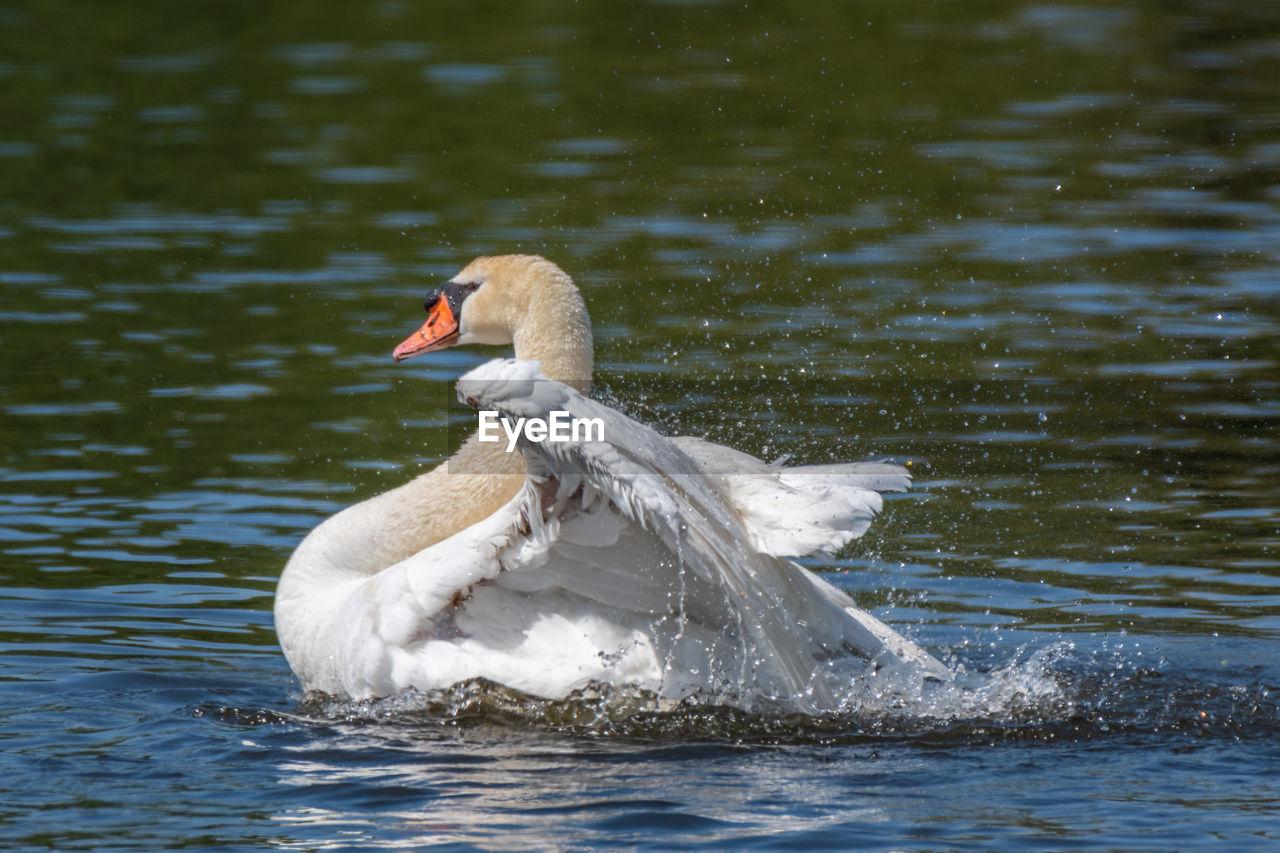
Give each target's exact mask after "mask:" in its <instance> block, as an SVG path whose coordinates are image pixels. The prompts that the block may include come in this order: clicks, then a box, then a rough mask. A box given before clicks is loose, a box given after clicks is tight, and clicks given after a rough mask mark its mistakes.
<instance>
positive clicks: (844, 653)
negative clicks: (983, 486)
mask: <svg viewBox="0 0 1280 853" xmlns="http://www.w3.org/2000/svg"><path fill="white" fill-rule="evenodd" d="M498 260H499V261H501V262H502V263H505V264H512V263H513V262H512V260H511V259H498ZM517 260H519V259H517ZM534 260H535V261H538V262H541V263H542V264H547V262H545V261H541V259H534ZM478 263H479V262H478ZM475 266H476V265H474V264H473V265H472V267H468V269H467V270H464V271H463V273H462V274H460V275H459V277H458V279H456V280H458V281H467V280H468V279H466V278H465V277H464V276H465V275H466V274H467V273H468V271H469V270H472V269H473V267H475ZM515 268H517V269H523V267H522V266H521V265H520V264H515ZM495 269H497V270H499V271H500V270H502V269H504V267H502V266H498V267H496V268H495ZM552 269H553V270H555V271H556V272H558V268H554V267H553V268H552ZM524 272H525V274H526V275H525V277H526V278H527V277H528V275H527V272H528V271H527V270H524ZM496 275H497V273H495V272H494V271H493V269H489V270H488V277H487V278H486V279H485V280H484V282H482V285H477V287H476V288H472V290H476V289H477V288H478V292H477V296H478V295H480V294H484V293H485V292H486V291H485V290H484V288H486V287H490V285H491V284H492V282H493V279H494V276H496ZM560 275H561V276H563V273H560ZM564 280H565V281H567V276H564ZM569 286H570V287H572V284H571V283H570V284H569ZM573 294H574V295H575V296H576V290H574V291H573ZM440 298H441V299H442V300H443V299H444V298H445V297H444V296H441V297H440ZM468 304H469V302H464V303H462V314H463V316H462V318H461V321H460V322H459V323H457V324H456V325H455V326H453V327H450V326H449V325H448V324H447V323H445V324H443V328H444V329H445V332H444V333H442V332H441V331H440V328H441V326H439V325H437V327H436V328H434V329H432V330H428V329H427V327H424V332H423V333H420V334H422V335H424V336H425V335H426V333H427V331H431V334H432V335H435V336H436V337H439V336H440V335H442V334H445V333H448V334H452V338H451V339H450V341H451V342H452V341H453V340H456V339H457V338H458V337H459V336H461V338H462V339H463V342H465V340H466V336H467V335H468V334H471V332H469V331H468V330H469V328H473V326H472V325H471V324H473V323H475V322H476V321H475V316H479V315H473V316H472V317H470V318H469V317H468V314H467V310H468V308H467V305H468ZM579 304H580V302H579ZM552 313H553V314H554V313H555V312H554V311H553V312H552ZM433 317H434V315H433ZM583 318H584V321H585V312H584V313H583ZM433 322H438V321H437V320H435V319H433V320H430V321H429V323H428V325H430V324H431V323H433ZM521 322H523V323H525V325H526V326H527V325H528V324H529V323H531V322H535V321H530V320H523V321H521ZM548 322H550V321H548ZM458 326H460V327H461V332H460V333H459V332H458V331H457V327H458ZM524 328H525V327H524V326H521V327H520V328H517V329H516V330H515V332H514V333H513V337H515V341H516V348H517V355H518V356H519V355H521V350H522V349H523V350H525V351H526V352H528V351H529V350H530V349H535V350H536V347H534V346H532V345H531V344H530V343H529V340H530V338H528V337H526V338H525V343H524V344H523V345H522V343H521V334H522V330H523V329H524ZM586 328H587V334H588V336H589V326H587V327H586ZM545 337H547V335H546V334H545V332H544V334H542V335H540V336H535V338H534V339H542V338H545ZM408 343H409V342H406V345H407V344H408ZM579 343H580V342H579ZM404 346H405V345H402V349H403V348H404ZM415 346H418V348H421V347H420V346H419V345H418V344H416V343H415ZM563 349H564V347H563V346H558V347H557V346H553V347H552V350H553V352H552V353H551V356H552V359H553V363H554V356H555V355H556V354H560V353H562V351H563ZM579 349H581V347H579ZM400 352H401V350H397V354H398V355H399V354H400ZM585 358H586V371H587V375H588V376H589V371H590V364H589V359H590V348H589V340H588V344H587V348H586V356H585ZM581 362H582V358H581V355H579V357H578V363H577V364H576V365H575V364H574V363H572V362H565V363H562V364H560V365H557V370H556V371H555V372H557V373H560V374H562V375H563V374H564V373H565V371H566V367H565V364H568V365H569V367H570V368H572V367H575V366H576V367H578V368H581V366H582V365H581ZM544 363H545V362H544ZM541 366H542V365H541V364H540V363H539V362H538V361H532V360H528V359H525V360H519V359H514V360H513V359H507V360H497V361H492V362H489V363H487V364H485V365H482V366H481V367H478V368H476V369H475V370H472V371H471V372H469V373H468V374H466V375H465V376H463V377H462V379H461V380H460V381H459V383H458V396H459V399H461V400H462V401H463V402H464V403H466V404H467V405H470V406H472V407H473V408H477V409H484V410H496V411H497V412H499V413H501V414H502V415H503V416H505V417H507V418H510V419H511V420H514V419H516V418H518V417H524V418H544V419H546V418H549V417H550V415H551V413H552V412H566V413H568V415H569V416H570V417H572V418H588V419H599V420H600V422H602V423H603V427H604V440H603V441H587V440H582V439H579V440H577V441H564V442H557V441H530V440H528V438H527V437H521V439H520V440H519V442H518V447H517V451H518V454H512V455H511V456H510V457H508V455H507V454H505V453H503V452H502V450H503V449H504V448H505V441H504V442H502V443H501V444H500V445H484V446H481V445H479V444H477V443H475V442H474V441H472V442H469V443H468V445H467V446H464V448H463V449H462V450H461V451H460V452H459V453H458V454H457V455H455V457H454V458H453V459H452V460H450V462H449V463H447V464H446V465H442V466H441V467H440V468H439V469H436V470H435V471H433V472H431V473H429V474H427V475H424V476H422V477H420V478H418V479H417V480H415V481H412V482H411V483H409V484H406V485H405V486H402V487H401V488H400V489H397V490H393V491H392V492H389V493H386V494H384V495H380V496H378V497H376V498H373V499H371V500H369V501H365V502H363V503H361V504H357V505H356V506H354V507H351V508H349V509H348V510H346V511H344V512H343V513H340V514H338V515H337V516H335V517H333V518H332V519H329V520H328V521H326V522H325V523H324V524H322V525H321V526H320V527H318V528H317V529H316V530H315V531H313V532H312V534H311V535H310V536H308V537H307V539H306V540H304V541H303V543H302V544H301V545H300V546H299V547H298V549H297V551H295V553H294V555H293V556H292V558H291V559H290V561H289V563H288V565H287V566H286V568H285V571H284V574H283V575H282V578H281V582H280V588H279V592H278V594H277V601H276V622H277V631H278V633H279V636H280V640H281V645H282V647H283V648H284V650H285V654H286V656H287V657H288V659H289V662H290V664H291V665H292V666H293V668H294V671H295V672H296V673H297V674H298V676H299V678H300V679H301V681H302V685H303V687H304V689H306V690H318V691H323V692H325V693H329V694H332V695H336V696H346V697H350V698H356V699H361V698H369V697H380V696H387V695H391V694H394V693H396V692H398V691H401V690H404V689H406V688H415V689H417V690H422V691H433V690H440V689H445V688H448V687H450V686H452V685H454V684H457V683H460V682H464V681H469V680H473V679H488V680H490V681H493V682H496V683H499V684H502V685H506V686H507V687H510V688H515V689H517V690H521V691H524V692H526V693H529V694H532V695H534V696H539V697H545V698H548V699H558V698H563V697H565V696H568V695H569V694H571V693H572V692H573V691H575V690H579V689H581V688H584V687H587V686H590V685H598V684H603V685H613V686H626V687H629V688H638V689H641V690H645V691H650V692H652V693H653V694H655V695H656V696H658V697H661V698H663V699H669V700H681V699H686V698H688V697H699V698H701V699H704V700H706V701H711V702H716V703H727V704H733V705H737V706H740V707H745V708H766V707H767V708H771V709H781V710H786V711H795V712H803V713H815V712H823V711H828V710H833V709H834V708H835V707H836V706H837V705H838V703H839V701H840V697H841V696H842V695H844V693H845V691H847V689H848V687H849V685H850V684H852V683H853V682H854V681H855V680H857V679H859V678H861V677H864V676H866V675H867V674H868V673H869V672H877V671H880V670H883V669H885V668H889V669H891V670H892V671H893V673H894V675H895V678H902V677H906V678H909V679H910V678H917V679H926V678H928V679H947V678H949V677H950V673H949V671H948V670H947V669H946V668H945V667H943V666H942V665H941V664H940V663H939V662H938V661H936V660H935V659H934V658H932V657H931V656H929V655H928V654H927V653H926V652H924V651H923V650H922V649H920V648H919V647H918V646H916V645H915V644H914V643H912V642H911V641H909V640H907V639H906V638H904V637H902V636H900V635H899V634H897V633H896V632H895V631H893V630H892V629H891V628H889V627H888V626H887V625H885V624H884V623H882V622H880V621H878V620H877V619H875V618H874V617H872V616H871V615H870V614H868V613H865V612H864V611H861V610H859V609H858V608H857V607H856V606H855V605H854V604H853V602H852V601H851V600H850V599H849V597H848V596H847V595H845V594H844V593H843V592H841V591H840V590H838V589H836V588H835V587H833V586H831V585H830V584H829V583H827V582H826V581H824V580H822V579H821V578H819V577H818V576H816V575H814V574H813V573H811V572H809V571H807V570H806V569H804V568H803V567H801V566H799V565H797V564H796V563H794V562H792V561H791V560H790V559H788V558H790V557H797V556H803V555H806V554H810V553H814V552H817V551H830V550H834V549H836V548H839V547H841V546H843V545H844V544H846V543H848V542H849V541H850V540H852V539H853V538H855V537H856V536H858V535H860V534H861V533H862V532H863V531H864V530H865V529H866V527H867V525H868V524H869V523H870V522H871V519H872V518H873V517H874V516H875V514H876V513H877V512H878V511H879V510H880V508H881V498H880V495H879V494H878V493H877V490H890V489H904V488H906V486H907V484H908V482H909V479H910V478H909V476H908V475H907V472H906V471H905V470H904V469H902V468H900V467H898V466H896V465H889V464H885V463H856V464H848V465H819V466H801V467H783V466H777V465H768V464H765V463H763V462H761V461H760V460H757V459H755V458H754V457H751V456H748V455H746V454H743V453H739V452H738V451H734V450H730V449H728V448H724V447H719V446H717V445H714V444H710V443H708V442H706V441H702V440H700V439H692V438H667V437H664V436H662V435H659V434H658V433H657V432H655V431H654V430H652V429H650V428H649V427H647V426H644V425H643V424H640V423H637V422H636V421H633V420H631V419H630V418H628V417H626V416H625V415H623V414H621V413H619V412H617V411H615V410H613V409H610V408H608V407H607V406H605V405H603V404H602V403H600V402H598V401H596V400H593V399H591V398H589V397H588V396H586V395H585V394H584V393H582V392H581V391H579V390H577V389H575V388H574V387H571V385H570V384H566V383H565V382H561V381H556V380H555V379H549V378H547V376H546V375H544V373H543V372H542V370H541ZM549 372H550V371H549ZM569 375H570V376H574V377H575V378H576V377H581V376H582V373H581V372H577V373H576V374H575V372H573V371H572V370H570V372H569ZM575 384H577V385H578V386H580V387H581V386H584V385H585V382H583V381H577V382H575Z"/></svg>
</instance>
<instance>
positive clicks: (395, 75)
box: [0, 0, 1280, 851]
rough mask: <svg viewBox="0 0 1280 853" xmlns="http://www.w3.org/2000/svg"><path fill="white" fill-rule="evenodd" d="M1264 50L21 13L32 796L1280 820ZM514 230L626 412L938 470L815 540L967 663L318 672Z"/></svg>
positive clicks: (381, 813) (667, 824)
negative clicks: (664, 670)
mask: <svg viewBox="0 0 1280 853" xmlns="http://www.w3.org/2000/svg"><path fill="white" fill-rule="evenodd" d="M1277 79H1280V18H1277V16H1276V14H1275V10H1274V9H1272V7H1271V6H1269V5H1267V4H1245V3H1238V4H1237V3H1225V4H1223V3H1211V2H1186V3H1177V4H1173V5H1164V6H1152V5H1144V4H1138V3H1121V4H1119V5H1117V4H1115V3H1092V2H1086V3H1080V4H1074V5H1064V4H1061V3H1036V2H1018V0H1001V2H991V3H984V4H979V5H977V6H972V5H970V6H965V7H959V6H956V5H955V4H934V5H929V6H921V7H919V8H909V9H908V8H905V7H901V6H900V5H896V4H888V3H868V4H857V5H838V4H837V5H818V6H811V7H805V8H804V9H801V8H799V7H794V6H792V5H789V4H781V3H777V4H773V3H764V4H752V6H750V7H739V6H735V5H732V4H701V5H700V4H694V3H678V2H677V3H662V4H652V5H641V6H635V7H629V8H627V9H625V10H622V9H619V10H617V11H616V12H611V13H610V14H607V15H606V14H604V13H602V12H601V11H600V10H599V9H598V8H595V7H590V6H588V5H587V4H569V3H559V2H539V3H532V4H528V5H527V6H522V7H520V8H519V9H514V8H501V9H497V8H495V9H483V8H476V7H474V6H473V5H467V4H459V5H457V6H456V7H454V6H452V5H450V4H429V5H428V4H397V3H383V4H378V5H377V6H376V7H370V8H364V7H362V6H361V7H356V6H352V5H350V4H340V3H335V2H324V0H320V2H316V3H312V4H310V5H309V6H308V7H307V9H305V10H303V9H301V8H300V7H293V6H289V7H284V6H280V7H275V6H263V5H262V4H243V5H241V4H237V3H219V4H203V3H198V2H197V3H190V4H183V5H182V7H181V8H179V7H173V8H172V9H169V8H165V9H160V8H159V7H157V8H155V9H152V8H151V7H149V6H145V5H138V6H137V7H136V8H134V7H133V6H128V5H124V6H118V5H115V4H111V5H108V4H95V5H87V6H84V7H82V8H78V9H76V10H75V12H74V14H73V13H72V11H71V10H70V9H63V8H62V7H58V6H54V5H49V4H28V5H26V6H15V7H11V8H7V9H4V10H0V114H2V115H4V116H5V121H4V123H3V126H0V743H2V746H3V748H2V749H0V847H5V848H13V849H57V850H74V849H86V850H89V849H91V850H104V849H128V850H136V849H173V848H181V847H193V848H200V849H218V848H223V849H244V848H251V847H258V846H263V847H275V848H281V847H284V848H299V849H360V848H373V847H388V848H394V849H405V848H411V847H429V846H433V845H438V846H444V847H452V848H455V849H548V848H551V849H581V848H596V847H626V848H651V849H661V850H668V849H681V848H696V849H704V848H721V849H734V850H736V849H743V848H765V849H774V848H800V849H824V848H825V849H858V848H862V849H873V850H958V849H971V850H1001V851H1022V850H1029V849H1052V850H1063V849H1071V850H1077V849H1103V850H1143V849H1150V850H1161V851H1164V850H1170V849H1180V850H1210V851H1218V850H1267V851H1270V850H1274V849H1277V848H1278V847H1280V791H1278V790H1277V784H1276V781H1275V780H1276V779H1277V778H1280V699H1278V696H1280V694H1278V692H1277V691H1280V559H1278V557H1277V555H1278V554H1280V489H1278V488H1277V486H1276V483H1277V482H1278V477H1280V453H1278V452H1277V435H1278V434H1280V431H1278V427H1280V369H1278V368H1280V365H1278V364H1277V353H1280V347H1277V341H1280V274H1278V273H1277V270H1280V248H1278V247H1280V148H1278V147H1277V144H1276V140H1275V128H1276V127H1277V125H1278V124H1280V97H1278V96H1277V89H1276V85H1275V81H1276V80H1277ZM510 251H536V252H540V253H544V254H546V255H548V256H549V257H551V258H552V259H553V260H556V261H557V262H558V263H560V264H561V265H562V266H564V267H565V268H566V269H567V270H568V271H569V272H570V273H571V274H572V275H573V276H574V277H575V279H576V280H577V281H578V283H579V285H580V286H581V289H582V291H583V294H584V298H585V300H586V303H587V305H588V308H589V310H590V312H591V314H592V318H593V323H594V327H595V333H596V345H597V355H598V362H599V367H598V375H597V380H598V381H597V387H598V392H599V394H600V395H601V396H602V397H603V398H604V399H606V400H608V401H610V402H611V403H612V404H614V405H617V406H619V407H620V408H622V409H623V410H625V411H627V412H628V413H630V414H632V415H634V416H637V417H640V418H642V419H644V420H646V421H648V422H650V423H653V424H655V425H656V426H658V427H660V428H662V429H664V430H667V431H669V432H673V433H694V434H703V435H706V436H708V437H709V438H711V439H713V440H715V441H720V442H723V443H726V444H730V445H733V446H735V447H739V448H742V449H744V450H747V451H749V452H752V453H756V454H758V455H760V456H762V457H765V458H770V459H773V458H777V457H778V456H782V455H785V454H791V455H792V457H793V458H794V459H795V460H796V461H799V462H827V461H833V460H838V459H859V458H882V457H887V458H891V459H895V460H898V461H900V462H902V463H904V464H909V465H910V466H911V470H912V471H913V473H914V475H915V483H914V485H913V488H912V490H911V491H910V492H909V493H907V494H904V495H895V496H892V497H891V498H890V499H889V500H888V501H887V504H886V511H885V513H884V514H883V516H882V517H881V518H880V519H878V520H877V523H876V524H875V525H874V526H873V528H872V530H871V531H870V532H869V533H868V534H867V535H866V536H865V537H864V538H863V539H861V540H859V541H858V542H856V543H854V544H853V545H852V546H850V547H849V548H847V549H845V550H844V551H842V552H841V553H839V554H837V555H835V556H834V557H832V558H830V559H825V558H824V559H811V560H808V561H806V565H807V566H808V567H809V568H811V569H813V570H814V571H820V572H824V573H825V574H826V576H827V577H828V578H830V579H831V580H832V581H833V582H834V583H836V584H838V585H841V586H842V587H844V588H845V589H847V590H848V591H849V592H850V593H851V594H852V595H853V596H854V597H855V598H856V599H857V601H858V602H859V603H860V604H861V605H862V606H863V607H865V608H867V609H868V610H870V611H872V612H873V613H875V614H876V615H877V616H879V617H880V618H882V619H885V620H887V621H889V622H890V623H892V624H893V625H894V626H895V627H897V628H898V629H899V630H901V631H903V632H904V633H906V634H908V635H910V636H911V637H913V638H914V639H915V640H917V641H919V642H920V643H922V644H923V645H925V646H926V647H927V648H928V649H929V650H930V651H931V652H933V653H934V654H936V655H938V656H939V657H940V658H941V659H943V660H945V661H946V662H947V663H948V665H950V666H952V667H953V668H955V669H956V670H957V672H958V673H960V675H959V678H958V680H957V684H956V685H955V686H945V685H936V686H934V687H933V688H931V689H929V690H926V691H924V692H922V693H919V694H917V695H909V696H901V695H876V694H874V693H872V692H868V693H866V694H865V695H861V696H859V698H858V700H857V701H855V702H852V703H851V704H850V706H849V707H847V708H846V709H845V710H844V711H843V712H842V713H839V714H833V715H830V716H827V717H821V718H775V717H769V716H751V715H744V714H742V713H740V712H734V711H731V710H728V709H723V708H683V709H664V710H657V709H654V708H652V707H650V706H649V704H648V703H646V701H645V700H644V698H643V697H633V696H626V695H612V696H597V695H594V694H584V695H582V696H578V697H575V698H574V699H573V700H572V701H568V702H563V703H546V702H538V701H533V700H530V699H528V698H527V697H522V696H518V695H514V694H511V693H509V692H506V691H503V690H501V689H497V688H493V687H491V686H489V687H487V686H484V685H476V684H468V685H460V686H459V687H458V688H456V689H455V690H453V691H450V692H449V693H447V694H444V695H439V696H421V695H416V694H411V695H405V696H398V697H393V698H390V699H387V700H383V701H379V702H374V703H363V704H350V703H342V702H337V701H334V700H332V699H330V698H328V697H319V696H303V695H301V694H300V692H299V689H298V685H297V682H296V680H295V679H294V677H293V675H292V673H291V672H290V671H289V669H288V666H287V664H286V663H285V661H284V658H283V656H282V655H281V653H280V650H279V647H278V646H277V644H276V640H275V633H274V629H273V626H272V624H271V605H272V600H273V595H274V588H275V583H276V579H277V578H278V576H279V572H280V569H281V567H282V566H283V564H284V562H285V561H286V560H287V558H288V555H289V554H290V552H291V551H292V549H293V547H294V546H295V545H296V544H297V542H298V541H299V540H300V539H301V537H302V536H303V535H305V533H306V532H307V531H308V530H309V529H310V528H311V527H313V526H314V525H315V524H317V523H318V522H319V521H321V520H322V519H324V518H326V517H328V516H329V515H331V514H332V513H334V512H336V511H337V510H339V509H340V508H341V507H343V506H345V505H347V504H349V503H351V502H353V501H356V500H360V499H363V498H366V497H369V496H372V495H374V494H376V493H378V492H380V491H382V490H385V489H388V488H391V487H394V486H395V485H398V484H399V483H401V482H403V481H404V480H406V479H407V478H409V477H411V476H413V475H414V474H416V473H417V472H418V471H420V470H423V469H424V468H425V467H428V466H431V465H434V464H436V463H438V462H439V461H440V460H441V459H442V458H443V457H444V456H446V455H447V453H448V447H449V444H450V438H449V429H450V424H451V422H456V421H457V415H458V411H457V410H456V409H455V408H451V405H452V404H451V399H452V392H451V386H450V383H451V381H452V380H453V379H454V378H456V377H457V376H458V375H459V374H460V373H461V372H463V371H464V370H465V369H466V368H467V367H469V366H472V365H474V364H476V363H478V362H479V361H480V360H482V359H485V358H488V357H491V356H493V355H496V354H498V353H497V352H496V351H490V350H457V351H448V352H443V353H436V354H432V355H431V356H426V357H423V358H422V359H417V360H414V361H413V362H410V363H407V364H404V365H394V364H392V363H391V361H390V358H389V356H390V351H391V348H392V347H393V346H394V345H395V344H396V343H397V342H398V341H399V340H401V339H402V338H403V337H404V336H405V335H406V334H408V333H409V332H410V331H412V329H414V328H416V326H417V325H418V324H419V322H420V319H421V308H420V302H421V298H422V294H423V292H424V291H425V290H426V289H427V288H428V287H430V286H431V285H433V284H435V283H438V282H439V281H440V280H442V279H443V278H447V277H448V276H450V275H452V274H453V273H454V272H455V271H456V270H457V269H458V268H460V267H461V266H462V265H463V264H465V263H466V262H467V261H468V260H470V258H471V257H472V256H474V255H477V254H481V253H498V252H510ZM454 425H455V427H456V423H455V424H454Z"/></svg>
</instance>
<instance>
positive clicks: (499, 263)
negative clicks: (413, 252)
mask: <svg viewBox="0 0 1280 853" xmlns="http://www.w3.org/2000/svg"><path fill="white" fill-rule="evenodd" d="M423 305H424V307H425V308H426V309H427V322H426V323H424V324H423V325H422V328H421V329H419V330H418V331H416V332H414V333H413V334H412V335H410V336H409V337H407V338H405V340H404V342H403V343H401V344H400V346H398V347H396V348H395V352H394V353H392V357H393V358H395V360H396V361H404V360H405V359H406V358H412V357H413V356H415V355H420V354H422V353H424V352H435V351H437V350H442V349H446V348H448V347H451V346H455V345H458V344H496V345H503V344H514V345H515V350H516V353H515V354H516V358H521V359H531V360H536V361H540V362H542V364H543V368H544V370H546V371H547V375H548V376H552V377H553V378H557V379H560V380H561V381H566V382H570V383H572V384H575V385H576V384H581V383H582V382H590V377H591V366H592V364H591V362H592V357H591V350H592V346H591V322H590V320H589V319H588V318H587V309H586V306H585V305H584V304H583V302H582V295H581V294H580V293H578V288H577V287H576V286H575V285H574V283H573V280H572V279H571V278H569V276H568V274H566V273H565V271H564V270H562V269H560V267H558V266H556V265H555V264H553V263H552V262H551V261H548V260H547V259H546V258H543V257H539V256H538V255H500V256H496V257H487V258H476V259H475V260H474V261H472V262H471V263H469V264H467V266H466V267H465V268H464V269H463V270H462V271H461V272H459V273H458V274H457V275H455V276H454V277H453V278H451V279H450V280H449V281H447V282H445V283H444V284H442V285H440V286H439V287H436V288H433V289H432V290H431V291H429V292H428V293H427V296H426V299H424V300H423ZM556 374H559V375H556Z"/></svg>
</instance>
